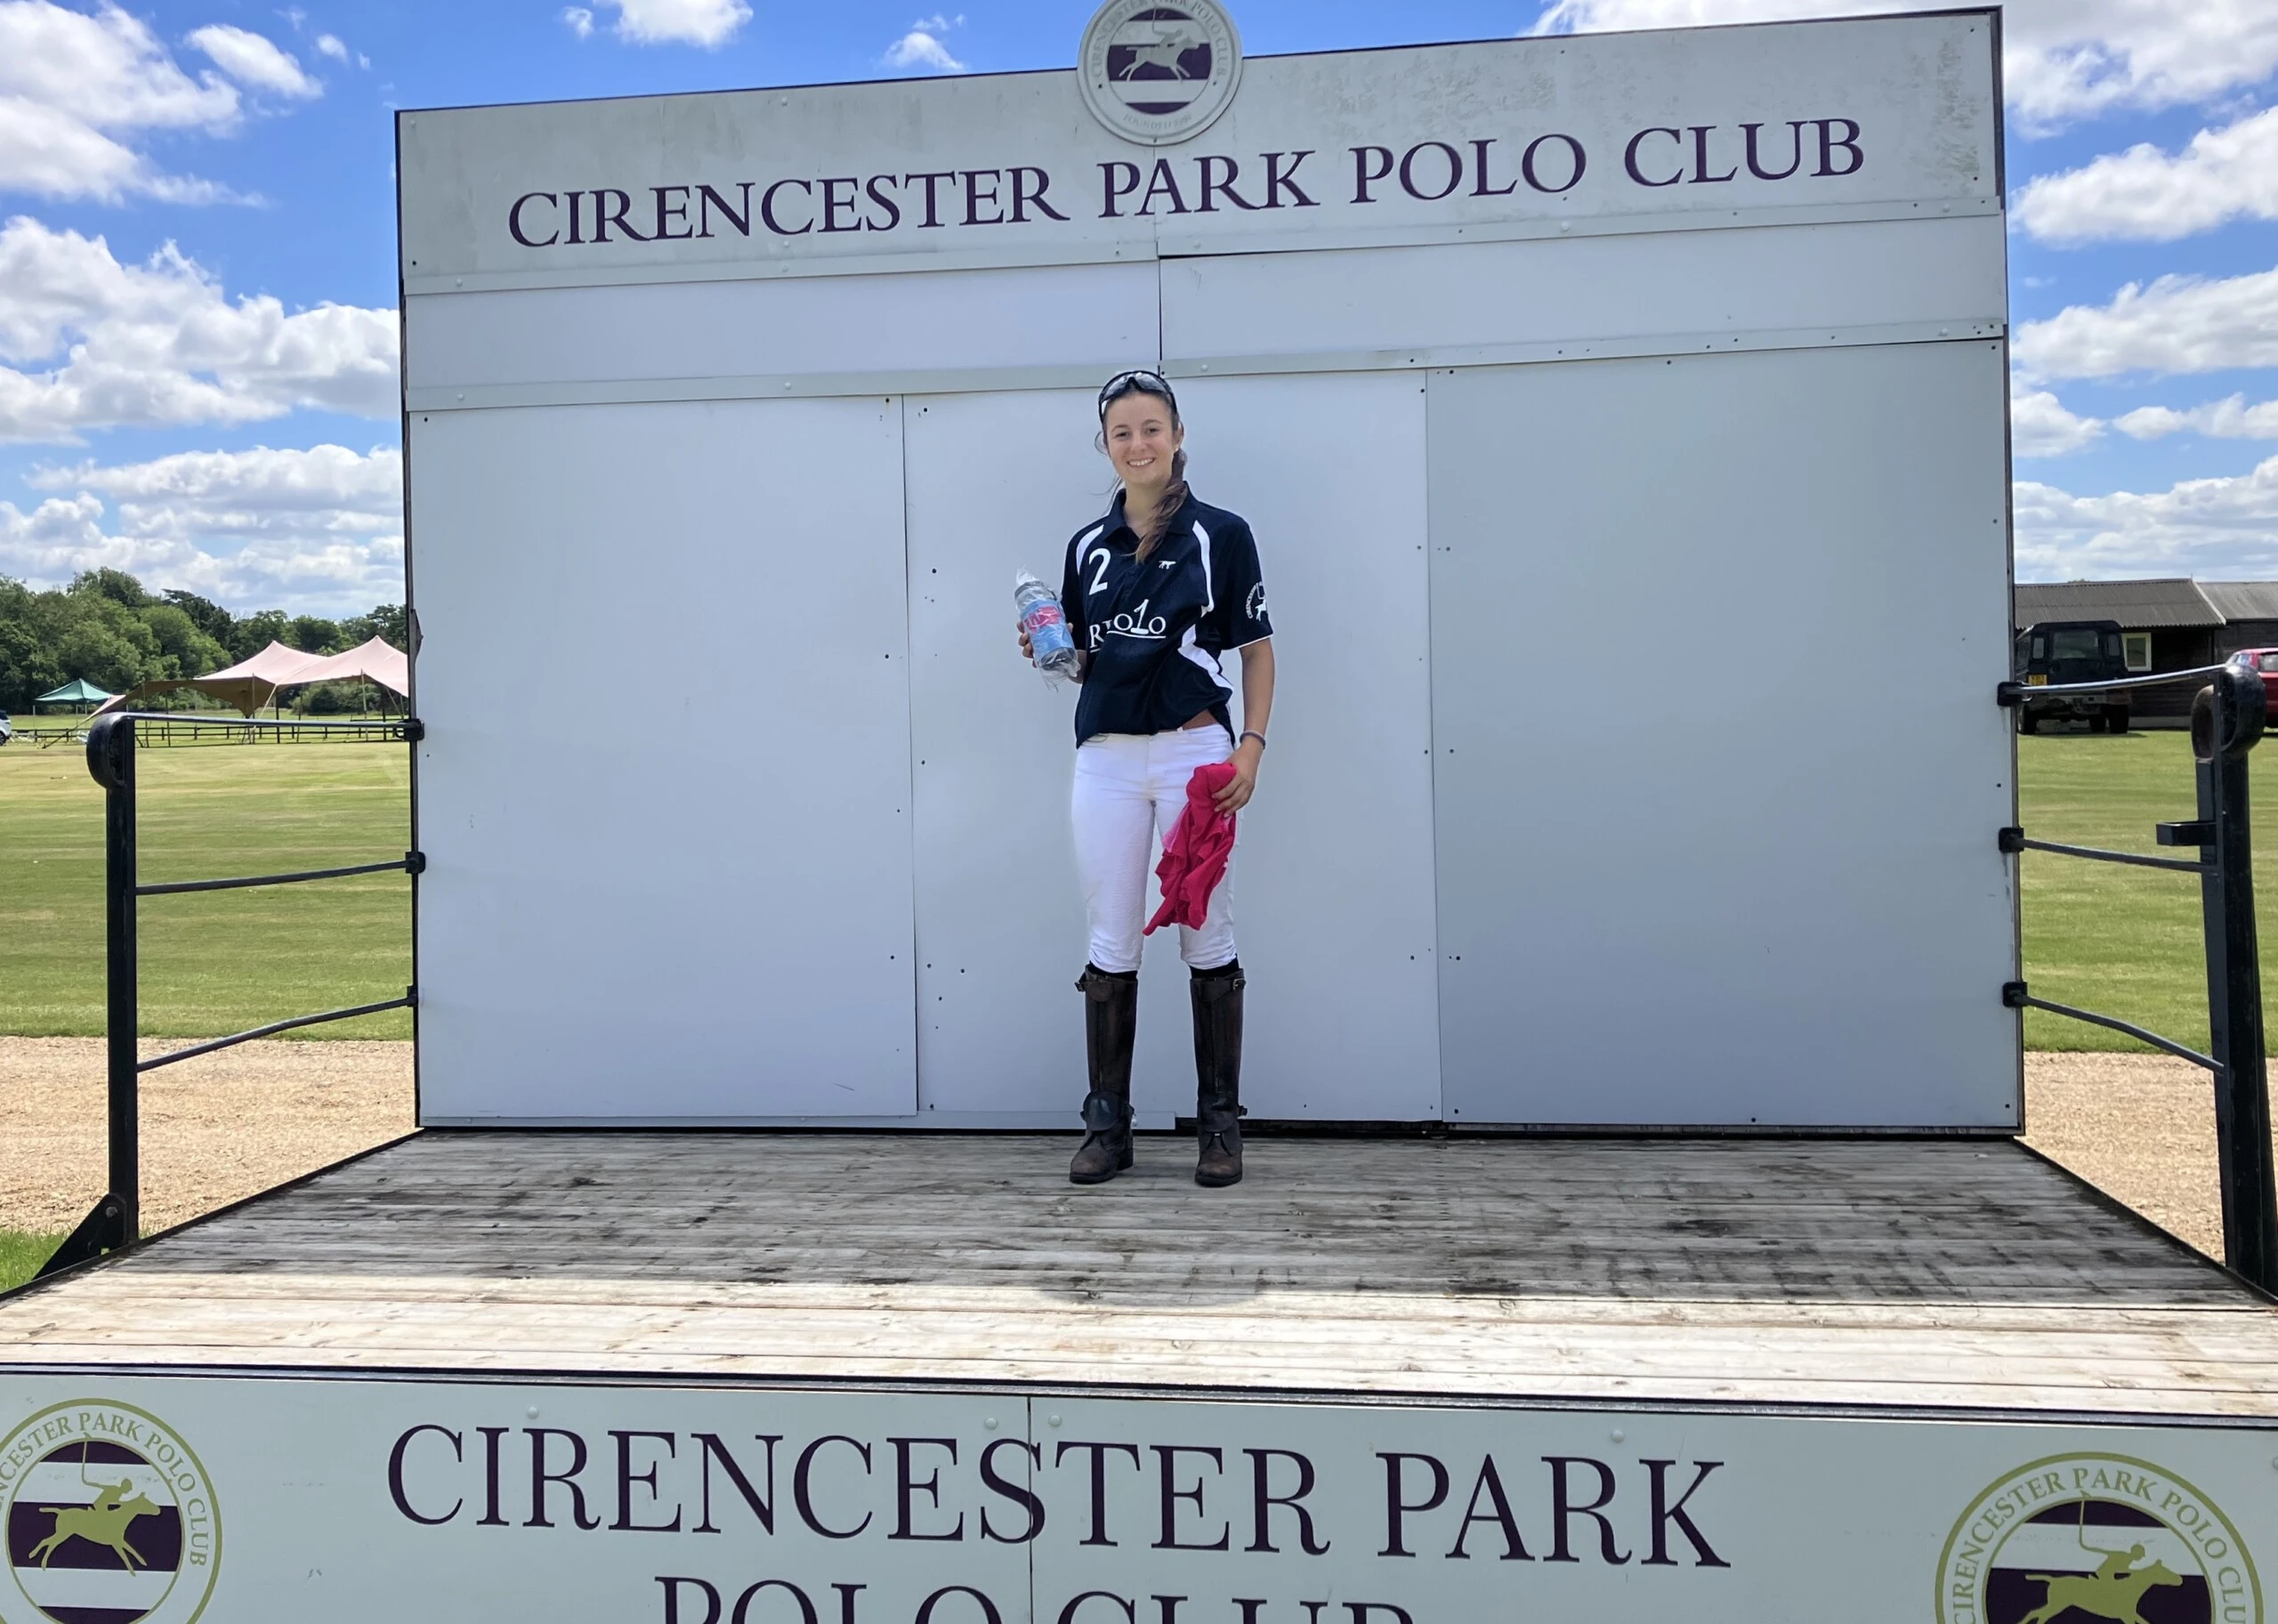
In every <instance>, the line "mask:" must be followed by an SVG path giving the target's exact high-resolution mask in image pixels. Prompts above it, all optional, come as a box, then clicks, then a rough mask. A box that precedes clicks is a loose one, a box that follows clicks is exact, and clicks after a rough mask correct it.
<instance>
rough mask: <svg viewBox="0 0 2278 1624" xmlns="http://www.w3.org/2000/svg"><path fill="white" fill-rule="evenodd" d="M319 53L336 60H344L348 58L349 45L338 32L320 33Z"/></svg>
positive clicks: (318, 38)
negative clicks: (343, 41)
mask: <svg viewBox="0 0 2278 1624" xmlns="http://www.w3.org/2000/svg"><path fill="white" fill-rule="evenodd" d="M317 54H319V56H328V57H330V58H331V59H332V60H333V61H335V62H344V61H347V60H348V47H347V45H346V44H343V43H342V41H341V37H340V36H339V35H337V34H319V35H318V36H317Z"/></svg>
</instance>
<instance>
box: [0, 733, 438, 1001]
mask: <svg viewBox="0 0 2278 1624" xmlns="http://www.w3.org/2000/svg"><path fill="white" fill-rule="evenodd" d="M407 754H408V753H407V752H406V750H405V749H404V747H402V746H401V745H400V744H362V743H357V744H294V745H279V744H258V745H214V746H200V747H183V748H171V749H147V750H144V751H142V752H141V754H140V755H139V756H138V757H137V758H136V759H137V768H136V779H137V792H138V799H139V803H140V808H141V819H140V852H139V862H140V868H141V878H142V880H143V882H144V883H145V884H149V883H151V882H154V881H158V880H166V879H206V878H219V877H224V876H230V875H239V874H270V873H279V872H284V871H288V870H292V869H324V868H334V867H345V866H347V865H349V864H352V863H359V862H376V861H379V860H384V859H385V858H388V857H390V856H392V855H395V854H397V853H400V852H402V851H403V850H404V849H405V847H406V846H407V845H408V844H409V822H410V818H409V764H408V760H407V759H406V757H407ZM102 802H103V797H102V792H101V790H100V789H98V788H96V787H95V784H94V782H93V780H91V779H90V778H89V777H88V776H87V767H86V756H85V752H84V751H82V750H80V749H78V748H77V747H70V746H58V747H55V748H53V749H46V750H41V749H34V748H28V747H25V746H24V745H22V744H21V743H18V744H12V745H10V746H8V747H6V748H5V749H0V1033H6V1034H10V1035H16V1036H30V1037H70V1036H80V1037H93V1036H98V1035H100V1034H101V1031H102V1030H103V889H102V870H103V805H102ZM140 909H141V955H142V963H141V994H142V1022H141V1025H142V1030H143V1032H144V1033H145V1034H146V1035H149V1036H156V1037H215V1036H219V1035H220V1034H222V1033H224V1032H232V1031H240V1030H244V1029H246V1028H247V1027H251V1026H259V1025H262V1024H263V1023H264V1022H270V1021H275V1020H279V1019H282V1018H283V1017H285V1016H287V1015H298V1014H313V1013H314V1012H316V1011H318V1010H322V1009H335V1008H340V1007H342V1006H347V1005H352V1004H368V1003H376V1002H377V1001H379V1000H380V999H383V998H398V997H400V996H401V995H402V992H403V989H404V985H405V983H406V982H408V981H409V980H410V978H411V906H410V881H409V879H408V877H405V876H403V875H401V874H393V875H390V874H376V875H367V876H360V877H357V878H353V879H344V880H323V881H318V882H315V883H312V884H310V885H279V886H268V887H263V888H259V889H255V890H250V891H223V892H211V893H192V894H190V895H186V896H171V897H145V898H143V899H142V901H141V904H140ZM410 1033H411V1021H410V1015H409V1014H408V1012H406V1011H401V1010H391V1011H389V1012H388V1013H387V1014H382V1015H372V1016H367V1017H365V1018H363V1019H361V1020H358V1021H346V1022H338V1023H336V1024H333V1025H327V1026H319V1027H312V1028H309V1029H306V1034H307V1035H308V1036H309V1037H311V1038H407V1037H409V1036H410Z"/></svg>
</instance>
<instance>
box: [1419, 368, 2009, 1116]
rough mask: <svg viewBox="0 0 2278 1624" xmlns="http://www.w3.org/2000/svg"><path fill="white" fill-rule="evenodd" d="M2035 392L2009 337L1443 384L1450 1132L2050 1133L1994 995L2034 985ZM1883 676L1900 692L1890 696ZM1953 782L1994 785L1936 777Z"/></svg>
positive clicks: (1437, 594) (1442, 772) (1444, 942)
mask: <svg viewBox="0 0 2278 1624" xmlns="http://www.w3.org/2000/svg"><path fill="white" fill-rule="evenodd" d="M2006 367H2007V362H2006V360H2005V358H2004V357H2003V355H2002V353H2001V347H2000V346H1999V344H1995V343H1983V342H1972V343H1945V344H1891V345H1883V346H1877V347H1869V348H1856V349H1830V350H1808V351H1797V352H1793V353H1783V354H1765V353H1761V352H1759V353H1755V354H1747V355H1712V356H1696V357H1686V358H1684V359H1683V360H1676V359H1666V360H1626V361H1593V362H1584V363H1579V364H1576V365H1570V366H1555V367H1512V368H1472V369H1466V370H1461V371H1452V372H1445V373H1439V374H1435V375H1434V376H1433V378H1432V431H1433V433H1432V451H1433V463H1432V507H1433V520H1434V545H1433V553H1432V565H1433V580H1432V657H1433V667H1434V688H1433V699H1434V707H1433V733H1434V755H1433V764H1434V768H1435V775H1434V793H1435V803H1436V807H1437V812H1438V849H1439V860H1440V866H1439V872H1440V938H1441V947H1442V963H1441V971H1440V987H1441V993H1440V1009H1441V1021H1442V1032H1443V1034H1444V1039H1443V1044H1444V1046H1443V1049H1442V1056H1443V1077H1444V1080H1445V1086H1446V1091H1447V1104H1448V1115H1449V1118H1450V1120H1454V1121H1466V1120H1468V1121H1489V1122H1543V1123H1609V1122H1612V1123H1658V1124H1681V1123H1686V1122H1691V1121H1695V1120H1703V1119H1714V1118H1715V1117H1716V1113H1717V1111H1718V1109H1719V1108H1720V1107H1722V1106H1724V1105H1725V1103H1728V1102H1733V1101H1743V1100H1744V1101H1747V1102H1748V1103H1749V1120H1750V1121H1752V1122H1757V1123H1763V1122H1771V1123H1780V1124H1799V1123H1800V1124H1812V1125H1822V1126H1838V1125H1841V1126H1851V1125H1856V1126H1877V1125H1887V1124H1889V1123H1892V1122H1894V1121H1898V1120H1901V1119H1902V1113H1917V1119H1919V1120H1920V1121H1923V1122H1926V1123H1930V1122H1952V1121H1957V1120H1962V1121H1967V1120H1972V1119H1975V1120H1978V1121H1991V1122H1994V1123H1999V1124H2000V1125H2002V1126H2008V1125H2012V1124H2014V1123H2015V1121H2016V1119H2015V1117H2014V1116H2008V1115H2006V1114H2005V1112H2004V1109H2003V1108H2006V1107H2007V1106H2008V1105H2009V1104H2010V1103H2011V1099H2010V1095H2011V1093H2012V1091H2013V1089H2014V1087H2015V1057H2014V1056H2013V1055H2012V1054H2011V1053H2010V1052H2009V1048H2008V1045H2007V1037H2008V1034H2009V1033H2010V1031H2011V1030H2013V1026H2012V1017H2011V1016H2010V1014H2008V1012H2007V1011H2006V1010H2004V1009H2003V1008H2002V1007H2001V1006H2000V1003H1999V999H1998V998H1989V997H1987V996H1986V989H1987V988H1988V987H1992V988H1997V989H1998V988H1999V985H2000V983H2001V982H2002V981H2004V980H2005V979H2007V977H2008V975H2009V974H2012V971H2011V968H2010V966H2011V965H2012V964H2013V962H2014V960H2013V958H2012V956H2011V955H2012V949H2011V946H2010V943H2009V940H2008V929H2009V920H2010V917H2011V913H2010V909H2011V899H2010V894H2009V887H2008V884H2007V864H2006V860H2004V859H2003V858H2002V857H2001V856H2000V854H1999V852H1998V851H1996V849H1995V847H1994V844H1993V843H1992V842H1991V840H1989V839H1987V838H1985V837H1984V831H1985V830H1986V829H1988V828H1999V827H2000V825H2001V824H2002V823H2003V822H2004V821H2006V820H2007V814H2008V808H2009V806H2010V804H2011V796H2010V772H2009V762H2008V751H2007V737H2006V734H2007V713H2006V712H2003V711H2000V710H1998V709H1996V708H1995V707H1994V706H1993V705H1992V704H1991V700H1990V699H1989V696H1990V695H1991V693H1992V691H1993V687H1994V684H1995V683H1999V682H2000V681H2002V680H2003V679H2004V678H2006V677H2007V675H2008V658H2009V654H2008V650H2009V628H2008V618H2007V614H2006V613H2005V612H2003V610H2004V605H2005V602H2006V598H2007V592H2006V588H2007V569H2006V554H2005V551H2004V549H2002V548H2001V547H1999V545H1989V543H1990V542H1991V538H1992V537H1998V536H1999V534H2000V533H2001V530H2002V529H2003V526H2004V523H2005V517H2006V512H2007V484H2008V481H2007V459H2006V458H2005V457H2004V456H2003V455H2002V439H2001V422H2000V412H2001V397H2000V389H2001V386H2002V383H2003V379H2004V376H2005V373H2006ZM1830 401H1840V402H1842V403H1843V404H1842V407H1841V408H1840V409H1836V410H1830V408H1829V403H1830ZM1830 537H1841V541H1840V543H1839V544H1836V545H1830ZM1742 560H1745V561H1746V562H1745V563H1741V562H1738V561H1742ZM1601 594H1608V596H1607V599H1606V606H1607V608H1608V609H1609V610H1611V611H1612V612H1611V614H1610V615H1609V616H1607V617H1606V618H1600V617H1598V616H1583V615H1577V614H1572V613H1564V612H1560V610H1559V609H1558V607H1556V606H1560V605H1568V604H1574V603H1578V602H1587V601H1588V600H1590V599H1592V598H1594V597H1599V596H1601ZM1609 619H1610V620H1611V622H1612V625H1614V626H1618V627H1619V636H1618V637H1617V638H1615V639H1612V640H1609V639H1608V637H1607V635H1606V626H1607V624H1608V620H1609ZM1862 626H1874V627H1876V628H1877V630H1876V631H1875V632H1874V633H1870V634H1866V635H1865V636H1864V637H1863V639H1862V638H1861V637H1860V636H1859V635H1857V634H1858V632H1859V629H1860V628H1861V627H1862ZM1865 650H1879V651H1880V652H1879V653H1878V654H1876V655H1872V656H1869V655H1866V654H1865V653H1864V651H1865ZM1890 650H1904V653H1903V654H1902V655H1900V656H1898V657H1896V659H1895V661H1894V662H1893V657H1892V655H1891V653H1890ZM1862 658H1866V659H1867V660H1868V662H1869V663H1870V665H1872V666H1873V667H1876V668H1877V669H1884V668H1886V662H1893V663H1894V667H1895V668H1894V669H1891V671H1890V677H1889V682H1888V685H1887V686H1883V685H1882V684H1879V683H1878V684H1877V686H1878V689H1880V691H1878V692H1877V693H1875V694H1873V695H1872V696H1868V695H1866V694H1862V692H1860V691H1858V690H1857V689H1856V688H1854V686H1853V684H1854V683H1855V682H1856V681H1857V679H1859V678H1860V677H1861V676H1862V675H1864V674H1863V673H1862V670H1861V667H1860V661H1861V659H1862ZM1549 695H1556V696H1558V698H1557V702H1555V703H1551V702H1544V701H1542V700H1538V699H1535V698H1534V696H1549ZM1736 715H1745V716H1746V717H1747V721H1746V723H1745V731H1744V732H1743V731H1741V729H1740V728H1738V727H1736V726H1735V725H1734V723H1733V718H1734V717H1735V716H1736ZM1949 757H1952V758H1956V759H1957V760H1961V761H1967V762H1970V763H1972V764H1974V767H1975V771H1974V772H1968V773H1965V772H1955V771H1951V770H1949V771H1944V772H1925V771H1924V770H1923V768H1924V764H1926V763H1933V762H1943V761H1945V760H1946V759H1947V758H1949ZM1518 852H1530V853H1536V854H1538V857H1537V860H1531V861H1530V860H1515V858H1514V854H1515V853H1518ZM1553 853H1555V854H1557V860H1545V859H1547V858H1548V857H1549V856H1550V854H1553ZM1613 899H1618V901H1612V905H1608V904H1609V901H1611V900H1613ZM1774 1032H1776V1033H1777V1034H1778V1037H1777V1039H1776V1045H1773V1046H1768V1045H1767V1041H1766V1038H1767V1034H1770V1033H1774ZM1989 1108H1992V1109H1991V1110H1990V1111H1989ZM1704 1112H1705V1113H1707V1114H1706V1115H1705V1116H1704V1115H1703V1114H1702V1113H1704ZM1981 1113H1983V1114H1981Z"/></svg>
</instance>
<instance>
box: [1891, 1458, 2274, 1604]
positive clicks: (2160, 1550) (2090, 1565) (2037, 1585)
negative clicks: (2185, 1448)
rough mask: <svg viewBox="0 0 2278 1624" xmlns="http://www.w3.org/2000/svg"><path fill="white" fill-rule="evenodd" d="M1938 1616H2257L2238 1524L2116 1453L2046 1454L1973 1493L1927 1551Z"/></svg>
mask: <svg viewBox="0 0 2278 1624" xmlns="http://www.w3.org/2000/svg"><path fill="white" fill-rule="evenodd" d="M1936 1616H1937V1619H1938V1624H2093V1621H2094V1620H2109V1621H2110V1624H2263V1613H2262V1584H2261V1581H2260V1580H2258V1578H2256V1576H2255V1571H2254V1562H2253V1559H2252V1558H2251V1557H2250V1556H2249V1555H2248V1554H2247V1549H2246V1546H2245V1544H2244V1542H2243V1541H2242V1540H2241V1539H2240V1538H2239V1531H2238V1530H2237V1529H2236V1528H2235V1527H2234V1526H2233V1525H2232V1523H2231V1520H2230V1518H2228V1517H2227V1516H2225V1515H2223V1513H2222V1511H2221V1509H2220V1508H2219V1507H2217V1506H2216V1505H2215V1503H2214V1502H2213V1501H2211V1500H2209V1499H2208V1498H2207V1497H2206V1496H2205V1495H2203V1494H2201V1492H2200V1491H2198V1490H2197V1489H2194V1488H2193V1487H2192V1486H2191V1485H2190V1484H2189V1483H2185V1482H2184V1481H2183V1479H2181V1478H2179V1477H2177V1476H2176V1475H2174V1474H2173V1473H2171V1472H2169V1471H2167V1470H2166V1469H2164V1468H2163V1467H2161V1466H2153V1464H2151V1463H2150V1462H2149V1461H2143V1460H2136V1459H2132V1458H2129V1457H2128V1456H2125V1455H2104V1454H2081V1455H2053V1456H2051V1457H2049V1458H2048V1459H2046V1460H2037V1461H2034V1462H2033V1463H2032V1465H2031V1466H2021V1467H2019V1468H2018V1469H2017V1470H2016V1471H2015V1472H2013V1473H2011V1474H2010V1475H2008V1476H2007V1477H2005V1478H2003V1479H2002V1480H2001V1481H2000V1482H1999V1483H1995V1484H1994V1485H1993V1486H1992V1487H1991V1488H1989V1489H1988V1490H1986V1491H1985V1492H1984V1493H1983V1494H1981V1495H1979V1496H1978V1497H1977V1499H1976V1501H1975V1503H1974V1504H1973V1505H1971V1507H1969V1509H1968V1510H1967V1511H1966V1512H1964V1513H1963V1514H1962V1516H1961V1520H1960V1521H1959V1522H1958V1523H1955V1524H1954V1531H1953V1532H1952V1533H1951V1535H1950V1536H1948V1538H1947V1539H1946V1548H1945V1551H1944V1553H1943V1555H1941V1556H1940V1557H1939V1561H1938V1611H1937V1615H1936Z"/></svg>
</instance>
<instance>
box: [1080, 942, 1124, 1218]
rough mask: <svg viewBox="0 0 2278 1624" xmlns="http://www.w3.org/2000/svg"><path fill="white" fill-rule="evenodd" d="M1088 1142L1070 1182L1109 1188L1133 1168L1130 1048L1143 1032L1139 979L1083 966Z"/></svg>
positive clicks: (1085, 1134) (1085, 1113)
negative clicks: (1089, 1085) (1110, 1182)
mask: <svg viewBox="0 0 2278 1624" xmlns="http://www.w3.org/2000/svg"><path fill="white" fill-rule="evenodd" d="M1076 990H1078V992H1080V993H1082V994H1083V995H1084V1053H1085V1059H1086V1062H1088V1063H1089V1065H1090V1068H1091V1074H1092V1091H1091V1092H1090V1093H1089V1094H1087V1095H1085V1096H1084V1143H1082V1144H1081V1145H1079V1146H1078V1147H1077V1151H1076V1159H1074V1160H1073V1161H1071V1162H1070V1163H1069V1164H1068V1182H1069V1183H1070V1184H1105V1183H1107V1181H1108V1180H1110V1179H1111V1178H1113V1177H1114V1176H1116V1175H1117V1174H1119V1173H1120V1172H1122V1171H1123V1170H1124V1169H1125V1168H1127V1167H1129V1166H1130V1165H1131V1044H1132V1039H1133V1038H1135V1037H1136V1036H1137V1035H1138V1031H1139V977H1138V975H1137V974H1135V973H1134V974H1128V975H1114V974H1110V973H1109V972H1107V971H1105V970H1098V969H1095V968H1093V967H1092V966H1090V965H1086V966H1084V974H1082V975H1081V976H1079V977H1078V978H1077V982H1076Z"/></svg>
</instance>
